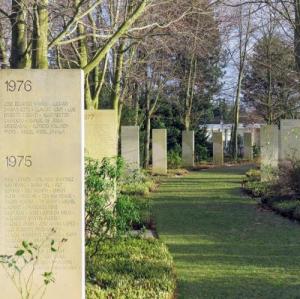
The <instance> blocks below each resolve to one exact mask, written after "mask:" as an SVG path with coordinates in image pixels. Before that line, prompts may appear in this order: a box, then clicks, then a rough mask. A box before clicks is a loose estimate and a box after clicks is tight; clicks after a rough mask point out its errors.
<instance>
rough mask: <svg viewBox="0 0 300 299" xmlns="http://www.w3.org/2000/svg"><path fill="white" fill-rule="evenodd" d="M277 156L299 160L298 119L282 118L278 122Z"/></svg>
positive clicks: (281, 158) (299, 122) (299, 131)
mask: <svg viewBox="0 0 300 299" xmlns="http://www.w3.org/2000/svg"><path fill="white" fill-rule="evenodd" d="M279 145H280V146H279V149H280V151H279V158H280V160H281V161H284V160H289V159H296V160H300V120H299V119H284V120H281V123H280V141H279Z"/></svg>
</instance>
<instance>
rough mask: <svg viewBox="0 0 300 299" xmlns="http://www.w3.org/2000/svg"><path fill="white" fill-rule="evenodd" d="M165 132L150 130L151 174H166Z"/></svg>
mask: <svg viewBox="0 0 300 299" xmlns="http://www.w3.org/2000/svg"><path fill="white" fill-rule="evenodd" d="M167 172H168V158H167V130H166V129H153V130H152V173H153V174H167Z"/></svg>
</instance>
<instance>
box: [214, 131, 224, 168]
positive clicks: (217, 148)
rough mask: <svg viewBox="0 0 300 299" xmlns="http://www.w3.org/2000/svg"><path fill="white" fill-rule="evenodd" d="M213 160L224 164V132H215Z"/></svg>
mask: <svg viewBox="0 0 300 299" xmlns="http://www.w3.org/2000/svg"><path fill="white" fill-rule="evenodd" d="M213 162H214V164H216V165H222V164H224V146H223V133H222V132H213Z"/></svg>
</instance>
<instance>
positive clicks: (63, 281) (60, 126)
mask: <svg viewBox="0 0 300 299" xmlns="http://www.w3.org/2000/svg"><path fill="white" fill-rule="evenodd" d="M83 82H84V76H83V72H82V71H80V70H1V71H0V139H1V146H0V155H1V163H0V165H1V166H0V255H16V256H18V257H19V258H18V260H17V265H18V268H19V269H21V264H22V262H24V260H23V257H25V256H27V261H28V260H30V259H29V258H28V255H29V256H30V252H29V251H28V248H30V246H38V247H39V246H40V248H39V253H37V251H36V249H34V248H32V250H31V251H33V254H32V258H36V256H38V259H37V260H36V263H35V266H34V268H33V272H32V273H33V276H30V273H31V266H32V264H33V263H32V262H29V263H31V266H29V267H27V268H28V269H27V268H24V269H23V270H21V271H20V276H21V278H20V280H17V279H15V285H14V284H13V282H12V280H13V279H9V278H8V275H7V273H11V272H10V271H12V270H11V269H12V268H13V267H10V268H9V270H8V272H5V271H4V268H3V267H1V265H0V287H1V296H0V297H1V298H9V299H17V298H21V296H20V291H19V293H18V291H17V287H18V288H19V290H20V289H23V291H24V290H25V281H23V279H25V278H26V279H27V278H28V279H29V280H26V281H28V284H27V291H28V292H30V294H31V295H33V294H35V298H41V297H42V293H43V291H44V290H45V294H44V296H43V298H45V299H53V298H72V299H73V298H74V299H79V298H84V277H85V273H84V185H83V184H84V159H83V157H84V150H83V89H84V83H83ZM54 231H56V233H55V232H54ZM63 239H67V242H62V240H63ZM52 240H53V241H52ZM23 241H24V242H23ZM22 242H23V244H22ZM30 242H33V244H32V245H30ZM28 246H29V247H28ZM20 247H21V248H22V249H21V250H19V251H17V252H16V248H20ZM26 248H27V249H26ZM47 272H48V273H49V272H52V274H51V275H50V277H52V275H53V278H54V279H55V281H54V282H53V283H51V282H50V283H49V284H48V286H47V288H46V289H45V282H44V280H45V279H47V278H46V276H45V275H48V277H49V274H45V273H47ZM18 275H19V272H18ZM43 275H44V276H43ZM30 277H31V279H30ZM40 287H41V288H40ZM23 295H24V293H23ZM22 298H25V297H22ZM28 298H29V297H28ZM30 298H33V297H30Z"/></svg>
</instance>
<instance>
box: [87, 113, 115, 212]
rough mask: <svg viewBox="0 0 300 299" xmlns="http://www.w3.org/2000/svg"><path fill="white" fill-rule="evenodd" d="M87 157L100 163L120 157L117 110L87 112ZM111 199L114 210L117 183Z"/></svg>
mask: <svg viewBox="0 0 300 299" xmlns="http://www.w3.org/2000/svg"><path fill="white" fill-rule="evenodd" d="M85 156H86V157H89V158H92V159H95V160H98V161H99V162H101V161H102V160H103V159H104V158H116V157H117V156H118V118H117V113H116V110H112V109H109V110H86V111H85ZM113 162H114V161H112V163H113ZM110 198H111V203H110V207H111V208H113V207H114V205H115V202H116V199H117V186H116V183H115V188H114V190H112V194H111V195H110Z"/></svg>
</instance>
